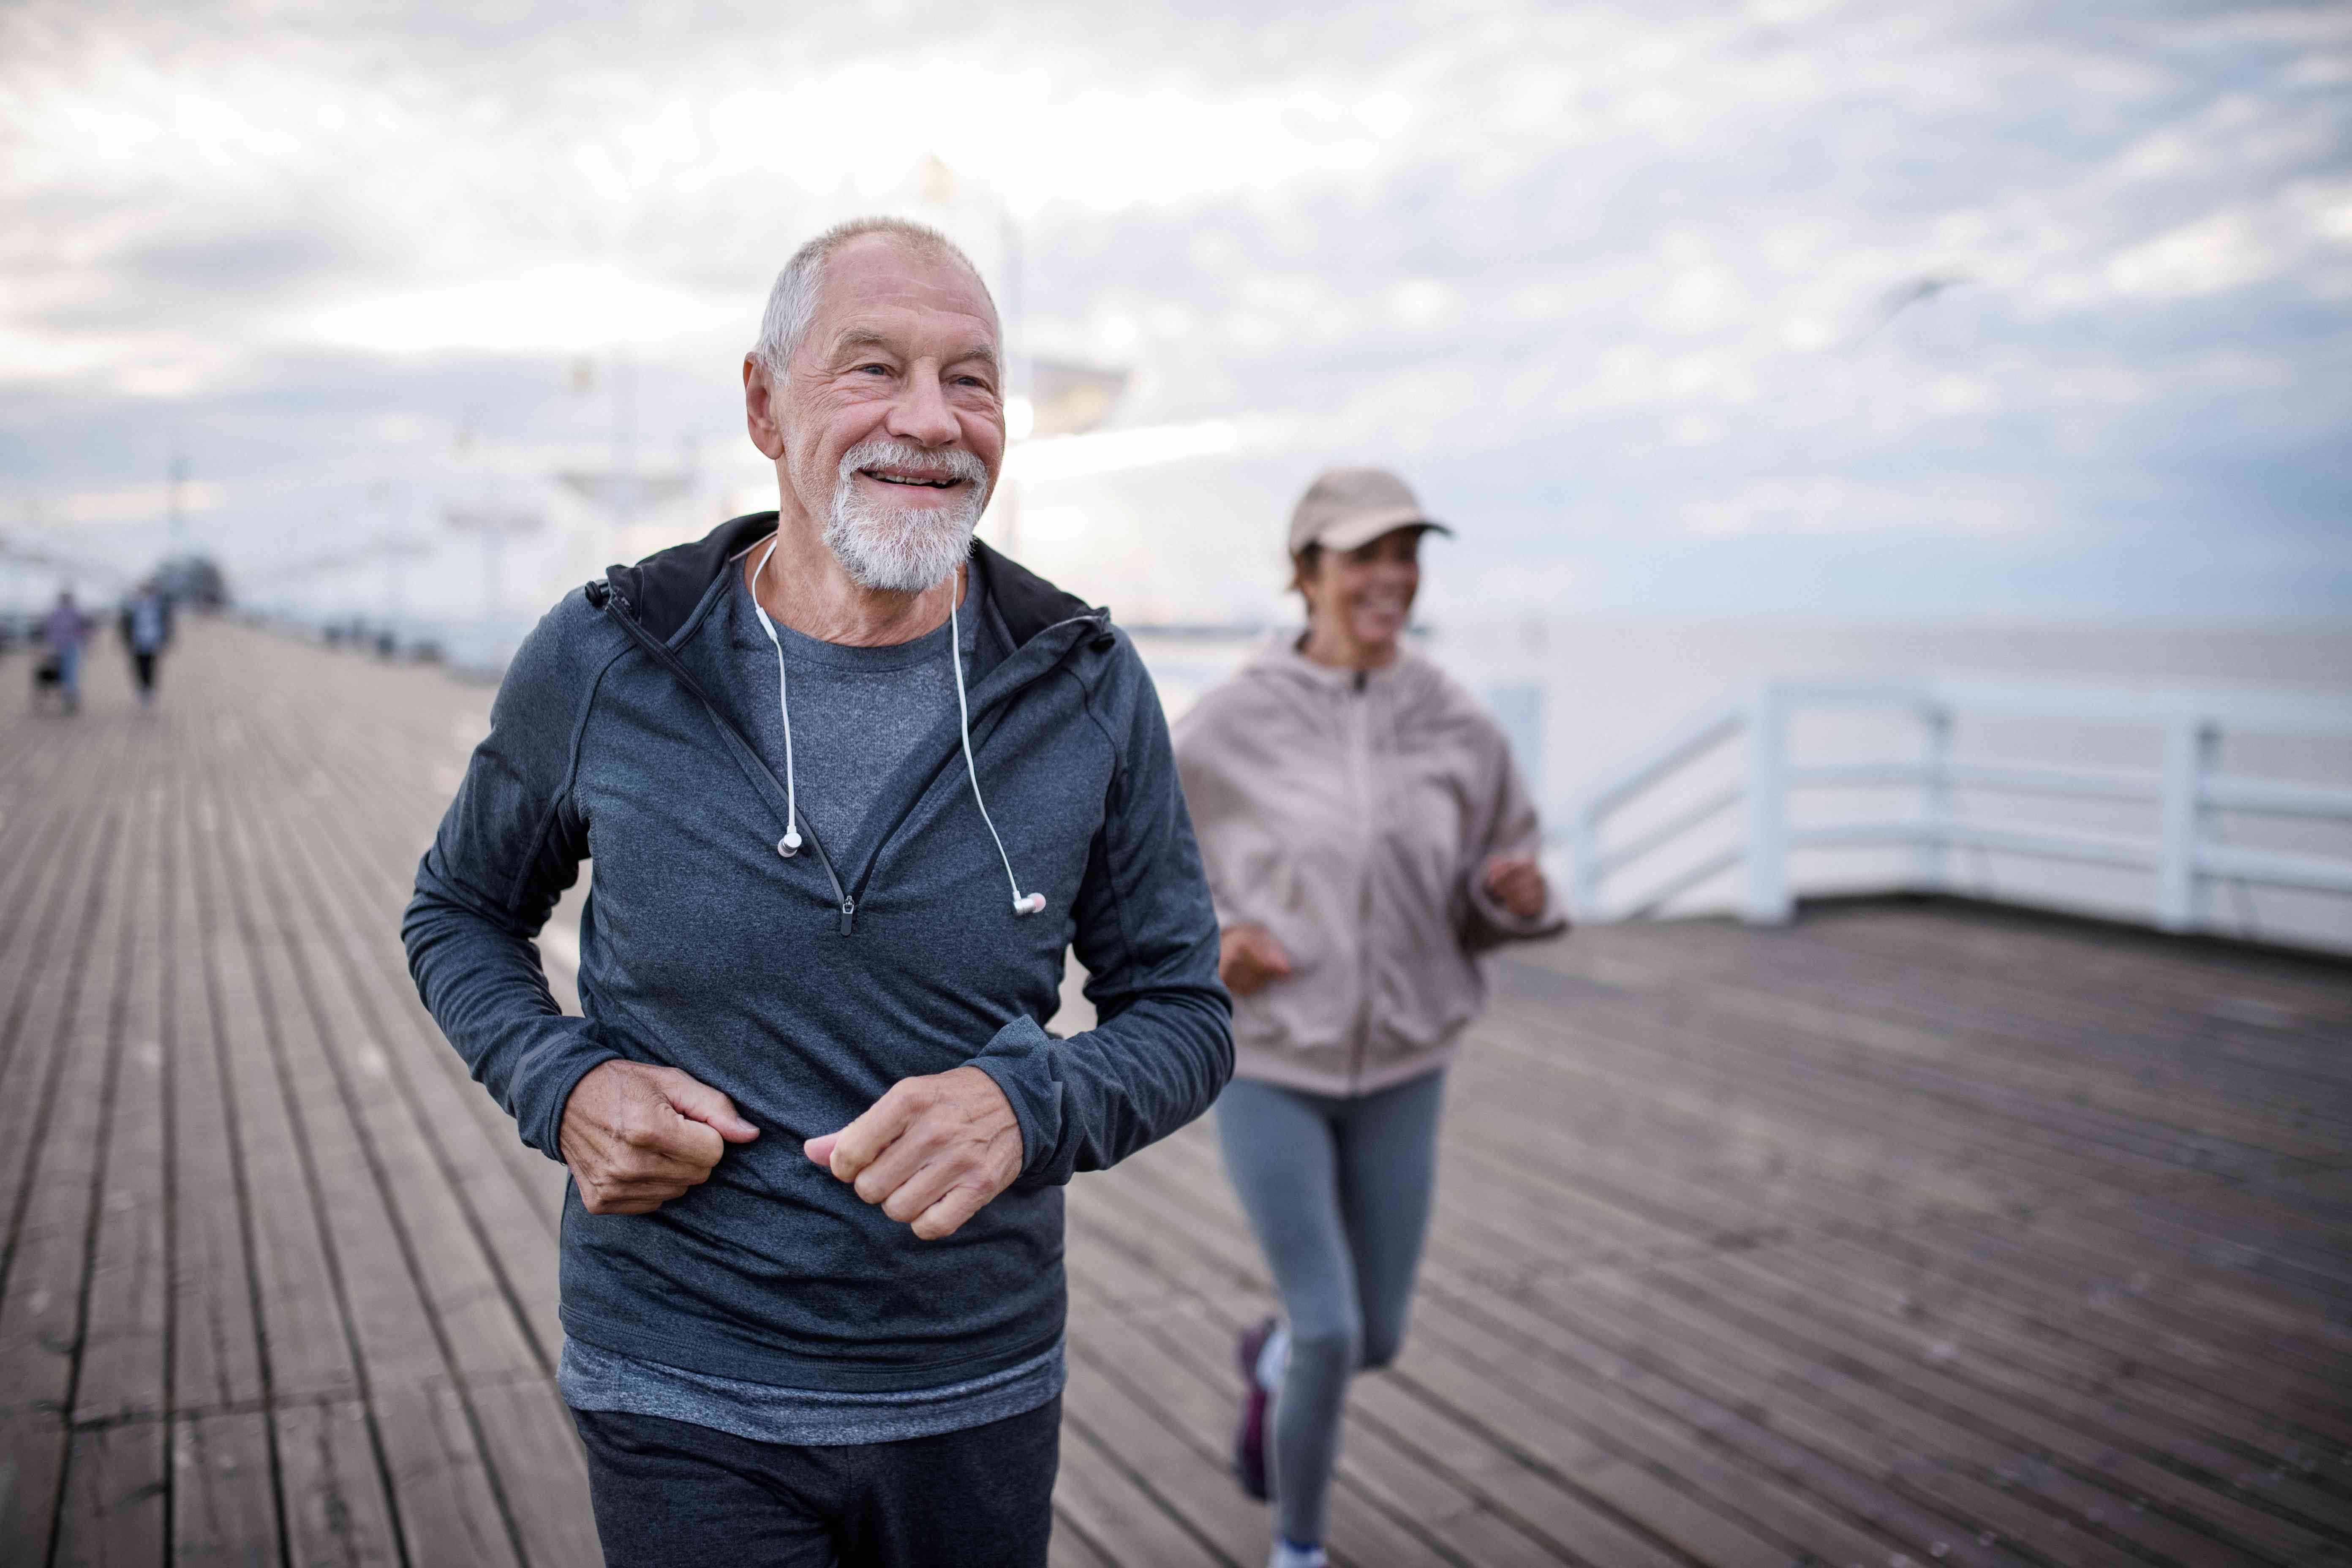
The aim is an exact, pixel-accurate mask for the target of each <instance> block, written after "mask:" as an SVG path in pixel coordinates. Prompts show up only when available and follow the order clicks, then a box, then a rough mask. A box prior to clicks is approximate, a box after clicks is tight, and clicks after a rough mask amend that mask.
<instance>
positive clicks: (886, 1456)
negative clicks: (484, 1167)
mask: <svg viewBox="0 0 2352 1568" xmlns="http://www.w3.org/2000/svg"><path fill="white" fill-rule="evenodd" d="M998 345H999V334H998V330H997V321H996V310H995V307H994V305H993V304H992V301H991V300H990V299H989V295H988V291H987V289H986V287H985V286H984V285H983V284H982V281H981V279H980V277H979V274H978V273H977V272H976V271H975V270H974V269H973V268H972V266H971V263H970V262H969V261H968V260H966V259H965V258H964V257H963V256H962V255H961V253H960V252H958V251H957V250H956V249H955V248H954V247H952V246H950V244H949V243H948V242H947V241H946V240H945V239H943V238H942V237H940V236H939V235H938V234H936V233H933V232H932V231H930V230H929V229H926V228H923V227H921V226H917V225H912V224H906V223H900V222H896V221H892V220H866V221H861V222H858V223H853V224H846V225H844V226H841V227H839V228H836V229H834V230H832V231H830V232H829V233H827V234H825V235H824V236H822V237H819V238H817V239H816V240H814V241H812V242H811V243H810V244H809V245H808V246H806V247H803V249H802V250H801V251H800V252H799V253H798V254H797V255H795V256H794V257H793V259H792V262H791V264H790V265H789V266H787V267H786V268H784V270H783V273H782V276H781V277H779V278H778V279H777V281H776V287H775V290H774V292H773V294H772V296H771V298H770V300H769V303H768V310H767V316H766V319H765V321H764V322H763V324H762V329H761V338H760V342H759V343H758V345H757V346H756V347H755V348H754V349H753V350H752V352H751V354H750V355H749V356H748V357H747V358H746V360H745V362H744V366H743V384H744V402H745V407H746V413H747V416H748V421H749V425H750V428H751V439H752V442H753V444H754V445H756V446H757V447H759V448H760V450H761V452H762V453H763V454H765V455H766V456H767V457H768V458H770V459H772V461H773V462H774V464H775V468H776V475H777V479H778V502H779V510H777V511H776V512H774V513H764V512H763V513H760V514H758V515H756V516H752V517H746V518H739V519H737V520H736V521H732V522H730V523H727V524H726V525H724V526H723V527H721V528H719V530H718V531H716V532H714V533H713V534H711V535H710V536H709V538H707V539H705V540H703V541H701V542H699V543H696V544H689V545H682V546H680V547H678V548H677V549H674V550H668V551H665V552H662V553H660V554H658V555H655V556H652V557H651V558H649V559H647V560H646V561H643V562H641V563H638V564H637V565H635V566H633V567H614V568H613V569H612V571H611V572H610V573H609V574H607V576H606V577H605V578H604V580H603V581H601V582H597V583H592V584H589V585H588V586H587V588H586V589H584V590H583V591H581V592H578V593H574V594H571V595H567V596H566V597H565V598H564V599H563V600H562V603H560V604H559V605H556V607H555V608H554V609H553V610H552V611H551V612H550V613H549V614H548V616H547V617H546V619H544V620H543V621H541V623H540V625H539V627H538V628H537V629H536V630H535V631H534V632H532V634H531V635H530V637H529V638H528V639H526V641H525V642H524V644H523V646H522V647H521V649H520V651H519V652H518V653H517V655H516V657H515V660H514V663H513V665H512V666H511V668H509V670H508V672H507V677H506V680H505V683H504V684H503V685H502V686H501V687H500V689H499V698H498V702H497V704H496V706H495V707H494V708H493V710H492V712H491V728H490V734H489V737H488V739H487V740H485V741H484V742H482V744H481V745H480V747H479V748H478V750H477V751H476V752H475V753H474V758H473V762H472V764H471V766H470V767H469V768H468V770H467V775H466V779H465V783H464V784H463V785H462V787H461V788H460V789H459V791H458V794H457V800H456V802H455V803H454V804H453V805H451V806H450V808H449V812H448V815H447V816H446V817H445V818H444V819H443V821H442V824H441V829H440V833H439V835H438V837H436V840H435V842H434V845H433V847H432V848H431V850H430V851H429V852H427V854H426V855H425V859H424V863H423V864H422V866H420V867H419V868H418V871H417V879H416V896H415V900H414V901H413V902H412V903H411V904H410V905H409V909H408V915H407V920H406V922H405V924H404V931H403V934H404V938H405V940H406V942H407V946H408V953H409V963H410V967H411V969H412V971H413V972H414V973H415V977H416V983H417V986H418V989H419V991H420V992H421V993H422V994H423V995H424V998H425V1005H426V1006H427V1007H429V1008H430V1009H431V1010H432V1013H433V1016H434V1017H435V1018H436V1019H437V1020H438V1021H439V1023H440V1025H441V1027H442V1029H443V1031H444V1032H445V1033H446V1034H447V1036H448V1037H449V1039H450V1041H451V1042H452V1043H453V1044H454V1045H455V1046H456V1047H457V1050H458V1051H459V1053H460V1054H462V1055H463V1056H464V1057H465V1058H466V1060H467V1062H468V1063H469V1064H470V1065H471V1067H472V1068H473V1071H474V1076H475V1077H477V1078H478V1079H481V1080H482V1082H483V1083H484V1084H485V1085H486V1086H487V1087H488V1089H489V1090H490V1092H491V1093H492V1094H493V1095H495V1096H496V1097H497V1098H498V1100H499V1103H500V1104H501V1105H503V1106H504V1107H505V1108H506V1109H507V1110H508V1111H509V1113H510V1114H511V1115H512V1116H513V1117H514V1118H515V1120H516V1122H517V1123H518V1125H519V1127H520V1131H521V1134H522V1138H523V1141H524V1142H527V1143H530V1145H531V1146H533V1147H534V1148H537V1149H539V1150H541V1152H544V1153H547V1154H549V1155H550V1156H551V1157H554V1158H557V1159H560V1160H562V1162H564V1163H565V1164H567V1165H568V1166H569V1167H570V1168H571V1172H572V1184H571V1188H570V1191H569V1192H568V1194H566V1197H565V1199H564V1211H563V1242H562V1295H563V1310H562V1320H563V1327H564V1332H565V1335H566V1339H565V1343H564V1348H563V1364H562V1390H563V1395H564V1399H565V1401H566V1403H567V1404H569V1405H571V1406H572V1412H573V1416H574V1419H575V1421H576V1422H577V1424H578V1426H579V1428H580V1434H581V1436H582V1438H583V1441H584V1442H585V1444H586V1447H587V1454H588V1465H589V1479H590V1485H591V1489H592V1492H593V1497H594V1500H595V1509H596V1524H597V1531H598V1533H599V1534H600V1536H601V1537H602V1539H603V1542H604V1552H605V1558H606V1561H607V1562H608V1563H611V1564H613V1565H614V1568H635V1565H637V1564H653V1563H660V1564H667V1565H686V1564H696V1563H713V1564H725V1565H726V1568H754V1565H766V1564H783V1563H790V1564H800V1563H811V1564H815V1563H827V1564H830V1563H861V1564H862V1563H874V1564H890V1565H894V1568H895V1565H911V1564H940V1565H942V1568H945V1565H949V1564H953V1565H955V1568H970V1565H985V1564H1007V1565H1010V1564H1024V1565H1034V1564H1038V1563H1044V1562H1045V1544H1046V1537H1047V1534H1048V1532H1049V1531H1050V1528H1051V1523H1052V1515H1051V1512H1050V1509H1049V1498H1050V1494H1051V1492H1052V1489H1053V1482H1054V1473H1055V1461H1056V1456H1057V1453H1058V1447H1057V1437H1058V1428H1059V1421H1060V1405H1061V1399H1060V1395H1061V1388H1062V1375H1063V1373H1062V1324H1063V1314H1064V1306H1065V1292H1064V1282H1063V1274H1062V1193H1061V1184H1063V1183H1065V1182H1066V1181H1067V1180H1068V1179H1069V1177H1070V1175H1071V1173H1073V1172H1076V1171H1086V1170H1098V1169H1101V1168H1102V1167H1104V1166H1108V1165H1109V1164H1111V1163H1115V1162H1116V1161H1118V1160H1119V1159H1121V1158H1122V1157H1124V1156H1126V1155H1127V1154H1129V1153H1131V1152H1134V1151H1135V1150H1137V1149H1139V1148H1141V1147H1142V1146H1143V1145H1145V1144H1147V1143H1149V1142H1151V1141H1153V1140H1154V1139H1157V1138H1160V1137H1162V1136H1164V1135H1165V1134H1167V1133H1169V1132H1171V1131H1174V1130H1175V1129H1176V1128H1178V1127H1180V1126H1181V1125H1182V1124H1183V1123H1185V1122H1186V1121H1191V1120H1192V1118H1193V1117H1195V1116H1198V1115H1200V1114H1201V1113H1202V1111H1203V1110H1207V1109H1208V1107H1209V1105H1210V1104H1211V1103H1212V1102H1213V1100H1215V1098H1216V1095H1217V1091H1218V1089H1220V1088H1221V1087H1222V1086H1223V1083H1224V1081H1225V1079H1226V1077H1227V1075H1228V1073H1229V1072H1230V1070H1231V1068H1232V1059H1233V1058H1232V1051H1233V1047H1232V1042H1231V1037H1230V1034H1229V1028H1228V1011H1229V1004H1228V1002H1227V999H1226V996H1225V993H1224V992H1223V989H1222V988H1221V987H1220V985H1219V984H1218V980H1217V949H1218V938H1217V923H1216V916H1215V913H1214V911H1213V908H1212V905H1211V903H1210V900H1209V894H1208V889H1207V886H1206V883H1205V882H1204V880H1203V879H1202V870H1201V864H1200V856H1199V852H1198V850H1197V849H1196V847H1195V846H1194V843H1193V838H1192V826H1191V823H1190V820H1189V819H1188V818H1187V816H1186V815H1185V811H1184V803H1183V798H1182V795H1181V792H1180V789H1179V786H1178V784H1177V778H1176V771H1175V766H1174V763H1173V760H1172V758H1171V752H1170V749H1169V742H1168V733H1167V729H1166V725H1165V723H1164V721H1162V719H1161V716H1160V705H1159V702H1158V700H1157V699H1156V698H1155V697H1154V695H1153V693H1152V689H1151V685H1150V680H1149V679H1148V678H1147V677H1146V676H1145V674H1144V672H1143V668H1142V665H1141V663H1140V662H1139V659H1138V658H1137V657H1136V653H1135V649H1134V647H1133V646H1132V645H1131V644H1129V642H1128V641H1127V639H1126V638H1125V637H1123V636H1122V635H1121V634H1120V633H1118V632H1117V631H1115V630H1113V629H1112V627H1111V626H1110V624H1109V617H1108V614H1107V613H1106V612H1103V611H1100V610H1096V609H1089V608H1088V607H1087V605H1084V604H1082V603H1081V602H1080V601H1078V600H1076V599H1075V598H1072V597H1071V596H1070V595H1066V594H1065V593H1063V592H1061V591H1060V590H1059V589H1057V588H1055V587H1054V586H1052V585H1051V584H1047V583H1045V582H1043V581H1041V580H1039V579H1038V578H1036V577H1034V576H1033V575H1031V574H1029V573H1027V572H1025V571H1024V570H1023V569H1022V568H1020V567H1019V566H1016V565H1014V564H1013V563H1012V562H1010V561H1008V560H1006V559H1004V558H1003V556H1001V555H998V554H996V553H995V552H992V551H991V550H989V549H988V548H987V547H985V546H983V545H975V544H973V542H972V540H971V531H972V528H973V526H974V524H975V523H976V522H977V521H978V520H979V517H980V514H981V510H982V507H983V506H984V505H985V503H986V500H987V497H988V492H989V488H990V486H991V485H992V483H993V481H994V480H995V478H996V474H997V469H998V466H999V464H1000V462H1001V460H1002V458H1003V450H1004V419H1003V399H1002V395H1001V393H1000V380H999V376H1000V369H1001V365H1000V350H999V346H998ZM592 855H593V858H594V860H595V880H594V884H593V889H592V890H591V894H590V897H589V900H588V902H587V906H586V908H585V910H583V914H582V918H581V940H580V955H581V962H580V998H581V1005H582V1009H583V1013H584V1015H585V1016H583V1017H568V1016H563V1015H562V1013H560V1012H559V1011H558V1009H557V1007H556V1005H555V1003H554V1002H553V1000H552V999H551V996H550V994H549V992H548V988H547V984H546V982H545V980H544V979H543V978H542V975H541V970H540V965H539V959H538V953H537V952H536V950H535V949H534V947H533V946H532V939H533V937H534V936H535V935H536V934H537V933H538V931H539V929H540V927H541V924H542V923H543V922H544V921H545V920H546V919H547V915H548V911H549V910H550V909H551V908H552V906H553V904H554V902H555V900H556V898H557V896H558V895H559V894H560V893H561V892H562V889H564V888H566V887H567V886H569V885H570V884H571V883H572V881H573V880H574V879H575V878H576V876H577V874H578V869H579V865H580V862H581V861H582V860H583V858H588V857H590V856H592ZM1073 943H1075V945H1076V952H1077V955H1078V958H1079V960H1080V961H1081V962H1082V963H1084V964H1085V965H1086V968H1087V972H1088V974H1089V976H1090V979H1089V981H1088V983H1087V995H1088V997H1089V998H1090V999H1091V1000H1092V1001H1093V1002H1094V1004H1095V1006H1096V1008H1097V1012H1098V1014H1099V1016H1100V1019H1101V1022H1100V1023H1099V1024H1098V1025H1097V1027H1095V1028H1094V1029H1092V1030H1090V1031H1088V1032H1087V1033H1085V1034H1082V1035H1077V1036H1074V1037H1070V1038H1068V1039H1059V1038H1056V1037H1054V1036H1052V1035H1049V1034H1047V1033H1046V1031H1045V1028H1044V1027H1043V1023H1042V1021H1043V1020H1045V1019H1047V1018H1050V1017H1051V1016H1052V1015H1053V1012H1054V1008H1055V1000H1056V995H1057V992H1058V987H1059V984H1060V981H1061V975H1062V964H1063V953H1064V951H1065V949H1066V947H1067V946H1069V945H1071V944H1073Z"/></svg>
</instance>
